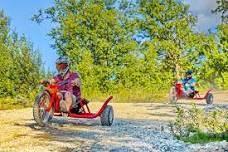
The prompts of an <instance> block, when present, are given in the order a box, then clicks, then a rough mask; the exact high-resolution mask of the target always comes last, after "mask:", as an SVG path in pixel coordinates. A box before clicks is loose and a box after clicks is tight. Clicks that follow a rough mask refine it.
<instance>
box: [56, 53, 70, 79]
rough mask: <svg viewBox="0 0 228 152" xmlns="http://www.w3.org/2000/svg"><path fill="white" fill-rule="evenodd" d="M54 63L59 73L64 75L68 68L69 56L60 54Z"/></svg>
mask: <svg viewBox="0 0 228 152" xmlns="http://www.w3.org/2000/svg"><path fill="white" fill-rule="evenodd" d="M55 64H56V69H57V70H58V72H59V74H60V75H61V76H63V77H64V76H65V74H66V73H67V72H68V71H69V69H70V60H69V58H68V57H66V56H61V57H59V58H58V59H57V60H56V62H55Z"/></svg>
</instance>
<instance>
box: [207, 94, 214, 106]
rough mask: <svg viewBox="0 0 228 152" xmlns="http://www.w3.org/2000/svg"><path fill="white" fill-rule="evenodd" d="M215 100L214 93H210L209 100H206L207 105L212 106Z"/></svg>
mask: <svg viewBox="0 0 228 152" xmlns="http://www.w3.org/2000/svg"><path fill="white" fill-rule="evenodd" d="M213 99H214V97H213V94H212V93H208V95H207V98H206V103H207V104H212V103H213Z"/></svg>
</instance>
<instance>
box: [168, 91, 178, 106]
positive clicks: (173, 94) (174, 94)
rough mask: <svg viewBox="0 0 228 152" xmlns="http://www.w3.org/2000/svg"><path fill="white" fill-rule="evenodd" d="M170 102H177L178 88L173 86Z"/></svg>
mask: <svg viewBox="0 0 228 152" xmlns="http://www.w3.org/2000/svg"><path fill="white" fill-rule="evenodd" d="M169 102H170V103H176V102H177V96H176V88H175V87H172V88H171V89H170V92H169Z"/></svg>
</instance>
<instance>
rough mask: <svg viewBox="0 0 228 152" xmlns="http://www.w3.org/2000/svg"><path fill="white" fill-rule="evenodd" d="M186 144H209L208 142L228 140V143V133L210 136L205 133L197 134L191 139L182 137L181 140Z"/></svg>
mask: <svg viewBox="0 0 228 152" xmlns="http://www.w3.org/2000/svg"><path fill="white" fill-rule="evenodd" d="M180 139H181V140H183V141H184V142H190V143H193V144H196V143H200V144H202V143H208V142H215V141H223V140H226V141H227V142H228V132H225V133H220V134H208V133H203V132H197V133H196V134H194V135H193V136H190V137H182V138H180Z"/></svg>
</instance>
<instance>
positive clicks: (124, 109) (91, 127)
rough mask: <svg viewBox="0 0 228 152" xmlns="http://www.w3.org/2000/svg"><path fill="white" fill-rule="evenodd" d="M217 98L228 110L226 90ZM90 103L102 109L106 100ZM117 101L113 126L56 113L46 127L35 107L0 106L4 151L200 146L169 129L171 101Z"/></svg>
mask: <svg viewBox="0 0 228 152" xmlns="http://www.w3.org/2000/svg"><path fill="white" fill-rule="evenodd" d="M227 96H228V95H227ZM216 97H217V99H216V98H215V100H216V102H215V106H219V107H222V108H224V109H226V110H228V98H226V99H227V100H224V99H225V98H223V100H222V101H223V102H221V100H220V98H221V94H216ZM90 104H91V107H92V108H93V109H95V110H94V111H96V110H97V109H98V107H99V106H100V105H101V104H102V103H90ZM180 104H182V105H183V106H184V107H186V108H188V107H190V106H191V103H190V101H181V103H180ZM111 105H112V106H113V108H114V112H115V121H114V124H113V125H112V126H111V127H104V126H101V125H100V120H99V119H95V120H73V119H70V120H65V119H63V118H58V119H57V118H54V119H53V121H52V123H51V124H50V126H49V127H45V128H40V127H38V126H37V125H36V123H35V122H34V120H33V117H32V109H31V108H27V109H20V110H5V111H0V151H1V152H3V151H13V152H15V151H21V152H25V151H28V152H31V151H35V152H38V151H39V152H41V151H42V152H45V151H56V152H71V151H94V152H98V151H111V152H122V151H123V152H125V151H126V152H128V151H137V152H138V151H154V152H159V151H173V152H176V151H181V152H184V151H195V150H196V149H194V146H195V145H191V144H187V143H183V142H181V141H178V140H176V139H174V137H173V136H172V135H171V134H170V133H169V128H168V126H167V124H168V122H169V121H171V120H173V119H174V117H175V113H174V110H175V108H174V106H173V105H170V104H165V103H137V104H136V103H111ZM197 106H199V107H204V106H205V104H204V103H203V102H201V103H199V104H197ZM223 144H225V145H226V144H227V143H226V142H224V143H223ZM198 146H199V145H198ZM227 146H228V145H227ZM212 150H213V149H212ZM227 150H228V147H227Z"/></svg>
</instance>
